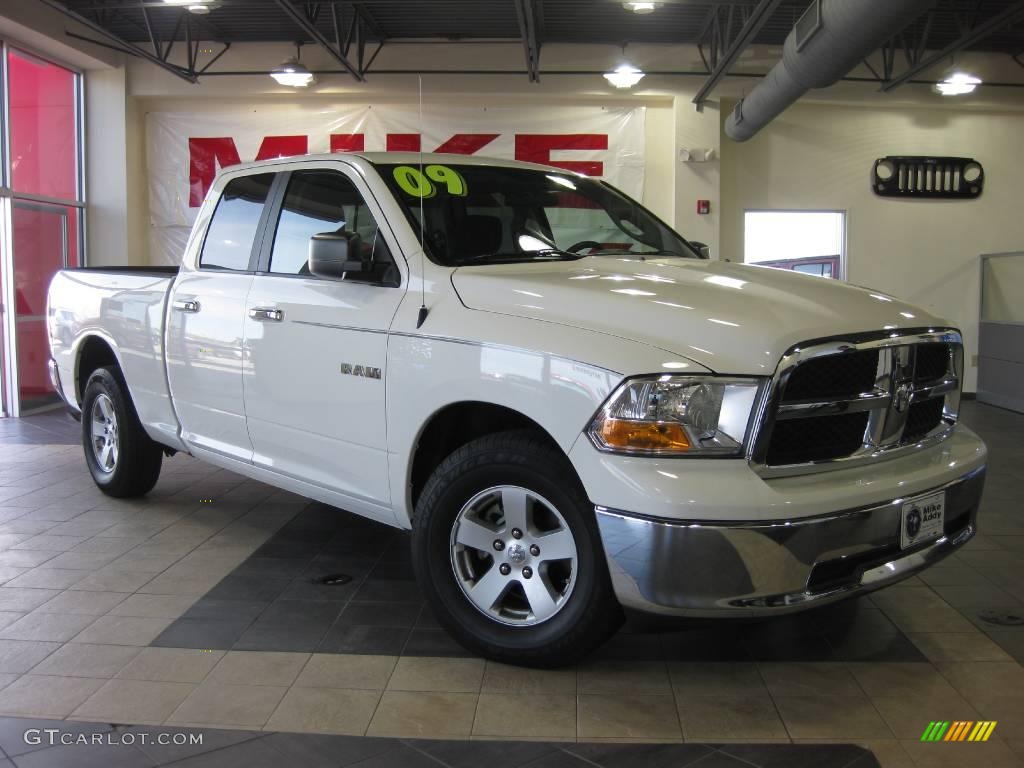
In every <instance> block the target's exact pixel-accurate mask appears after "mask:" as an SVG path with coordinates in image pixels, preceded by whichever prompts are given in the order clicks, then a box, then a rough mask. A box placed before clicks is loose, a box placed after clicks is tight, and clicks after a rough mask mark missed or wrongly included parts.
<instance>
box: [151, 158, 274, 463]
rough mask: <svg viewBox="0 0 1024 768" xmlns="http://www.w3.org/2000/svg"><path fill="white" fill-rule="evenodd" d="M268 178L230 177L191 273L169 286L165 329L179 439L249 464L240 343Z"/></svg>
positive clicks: (183, 273)
mask: <svg viewBox="0 0 1024 768" xmlns="http://www.w3.org/2000/svg"><path fill="white" fill-rule="evenodd" d="M273 180H274V174H272V173H260V174H249V175H245V176H236V177H234V178H231V179H230V180H229V181H228V182H227V183H226V185H225V187H224V189H223V192H222V194H221V197H220V200H219V202H218V203H217V209H216V210H215V211H214V214H213V218H212V220H211V221H210V226H209V228H208V229H207V232H206V239H205V241H204V242H203V244H202V250H201V251H200V254H199V259H198V267H197V268H196V269H193V270H187V271H186V270H185V269H183V270H182V271H181V272H180V273H179V275H178V277H177V279H176V280H175V282H174V288H173V290H172V292H171V297H170V307H169V308H168V321H167V329H166V347H167V378H168V383H169V385H170V391H171V398H172V401H173V403H174V409H175V411H176V412H177V415H178V421H179V422H180V423H181V430H182V440H184V441H185V443H187V444H188V445H189V446H191V447H193V448H198V449H205V450H209V451H214V452H216V453H219V454H222V455H225V456H229V457H231V458H235V459H241V460H242V461H251V460H252V443H251V442H250V440H249V433H248V431H247V429H246V426H245V408H244V398H243V394H242V368H243V364H244V361H243V358H242V339H243V333H244V328H243V322H244V318H245V311H246V306H247V304H246V300H247V298H248V294H249V289H250V287H251V286H252V283H253V273H254V269H255V265H256V258H257V251H258V246H257V245H256V243H257V241H258V240H260V238H257V233H259V232H261V230H262V226H263V218H264V206H265V204H266V201H267V197H268V196H269V193H270V187H271V184H272V183H273Z"/></svg>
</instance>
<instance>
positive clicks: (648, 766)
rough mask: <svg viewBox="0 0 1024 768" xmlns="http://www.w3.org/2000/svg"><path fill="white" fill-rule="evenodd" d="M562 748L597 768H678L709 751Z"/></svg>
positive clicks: (631, 746) (681, 746)
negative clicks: (597, 766) (599, 767)
mask: <svg viewBox="0 0 1024 768" xmlns="http://www.w3.org/2000/svg"><path fill="white" fill-rule="evenodd" d="M566 749H567V750H568V751H569V752H572V753H573V754H576V755H579V756H580V757H582V758H584V759H586V760H589V761H590V762H591V763H594V764H595V765H599V766H601V768H682V766H686V765H690V764H691V763H693V762H696V761H697V760H699V759H701V758H702V757H707V756H708V755H710V754H711V753H712V752H713V750H712V749H711V748H710V747H707V746H704V745H703V744H571V745H569V746H568V747H566ZM467 768H468V767H467Z"/></svg>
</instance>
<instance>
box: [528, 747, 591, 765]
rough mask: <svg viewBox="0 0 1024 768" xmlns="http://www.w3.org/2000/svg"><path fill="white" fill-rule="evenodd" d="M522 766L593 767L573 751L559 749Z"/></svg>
mask: <svg viewBox="0 0 1024 768" xmlns="http://www.w3.org/2000/svg"><path fill="white" fill-rule="evenodd" d="M521 766H522V768H592V764H591V763H589V762H587V761H586V760H584V759H583V758H581V757H577V756H576V755H574V754H572V753H571V752H565V751H563V750H558V751H556V752H551V753H549V754H547V755H544V756H543V757H538V758H537V759H536V760H531V761H530V762H528V763H522V764H521Z"/></svg>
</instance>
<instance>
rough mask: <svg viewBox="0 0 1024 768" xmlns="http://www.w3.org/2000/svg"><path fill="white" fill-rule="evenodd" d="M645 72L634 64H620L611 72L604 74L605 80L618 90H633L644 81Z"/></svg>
mask: <svg viewBox="0 0 1024 768" xmlns="http://www.w3.org/2000/svg"><path fill="white" fill-rule="evenodd" d="M643 77H644V73H643V70H640V69H637V68H636V67H634V66H633V65H632V64H619V66H617V67H616V68H615V69H613V70H612V71H611V72H605V73H604V79H605V80H607V81H608V82H609V83H611V84H612V85H614V86H615V87H616V88H632V87H633V86H634V85H636V84H637V83H639V82H640V81H641V80H643Z"/></svg>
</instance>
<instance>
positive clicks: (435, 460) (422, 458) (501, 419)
mask: <svg viewBox="0 0 1024 768" xmlns="http://www.w3.org/2000/svg"><path fill="white" fill-rule="evenodd" d="M515 429H523V430H528V431H530V432H534V433H535V434H537V435H538V436H540V437H541V438H542V439H543V440H544V441H545V442H546V443H549V444H550V445H551V447H552V448H553V449H554V450H556V451H558V452H559V453H561V454H563V455H565V451H564V450H563V449H562V447H561V446H560V445H559V443H558V441H557V440H556V439H555V438H554V436H553V435H552V434H551V432H549V431H548V430H547V429H546V428H545V427H544V426H542V425H541V424H540V423H539V422H537V421H536V420H534V419H532V418H531V417H530V416H527V415H526V414H525V413H523V412H521V411H518V410H516V409H514V408H510V407H508V406H505V405H499V404H497V403H492V402H487V401H483V400H461V401H458V402H453V403H448V404H447V405H444V406H442V407H441V408H438V409H437V410H436V411H434V412H433V413H432V414H431V415H430V417H429V418H427V419H426V420H425V421H424V423H423V425H422V427H421V428H420V431H419V433H418V434H417V436H416V442H415V444H414V445H415V447H414V448H413V451H412V454H411V455H410V458H409V465H408V468H407V474H406V490H407V499H406V501H407V505H408V507H407V508H408V509H409V510H410V519H411V517H412V515H411V512H412V510H414V509H415V508H416V502H417V501H418V500H419V497H420V494H421V493H422V491H423V487H424V485H426V482H427V479H428V478H429V477H430V475H431V474H432V473H433V471H434V470H435V469H436V468H437V466H438V465H439V464H440V463H441V462H442V461H444V459H445V458H446V457H447V456H449V455H450V454H451V453H452V452H454V451H456V450H457V449H459V448H460V447H462V446H463V445H465V444H466V443H468V442H470V441H472V440H476V439H477V438H479V437H483V436H485V435H490V434H494V433H496V432H505V431H508V430H515ZM566 459H567V460H568V456H567V455H566Z"/></svg>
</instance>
